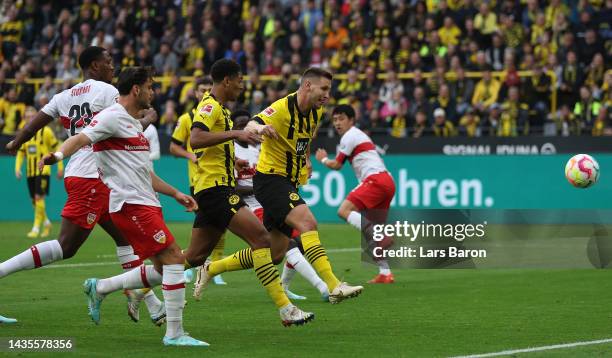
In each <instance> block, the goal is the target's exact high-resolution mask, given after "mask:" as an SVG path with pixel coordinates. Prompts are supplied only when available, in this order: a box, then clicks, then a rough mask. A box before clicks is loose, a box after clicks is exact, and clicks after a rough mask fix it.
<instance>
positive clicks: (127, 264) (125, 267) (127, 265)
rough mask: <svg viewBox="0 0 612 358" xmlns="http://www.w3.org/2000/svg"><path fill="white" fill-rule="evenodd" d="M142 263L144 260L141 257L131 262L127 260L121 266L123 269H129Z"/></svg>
mask: <svg viewBox="0 0 612 358" xmlns="http://www.w3.org/2000/svg"><path fill="white" fill-rule="evenodd" d="M140 265H142V261H141V260H140V259H138V260H134V261H130V262H126V263H124V264H121V267H123V269H124V270H125V269H129V268H134V267H138V266H140Z"/></svg>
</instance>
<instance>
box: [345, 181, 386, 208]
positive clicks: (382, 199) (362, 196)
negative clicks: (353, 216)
mask: <svg viewBox="0 0 612 358" xmlns="http://www.w3.org/2000/svg"><path fill="white" fill-rule="evenodd" d="M394 195H395V183H394V182H393V178H392V177H391V175H389V173H388V172H381V173H376V174H372V175H370V176H368V177H367V178H365V180H364V181H363V182H361V183H360V184H359V185H357V187H356V188H355V189H353V190H352V191H351V192H350V193H349V195H348V196H347V197H346V200H348V201H350V202H351V203H353V204H354V205H355V206H356V207H357V208H358V209H359V210H360V211H361V210H365V209H381V210H388V209H389V207H390V206H391V201H392V200H393V196H394Z"/></svg>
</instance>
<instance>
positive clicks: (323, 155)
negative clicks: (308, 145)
mask: <svg viewBox="0 0 612 358" xmlns="http://www.w3.org/2000/svg"><path fill="white" fill-rule="evenodd" d="M340 155H342V153H341V154H340ZM315 158H317V160H318V161H320V162H321V163H322V164H323V165H325V166H326V167H328V168H329V169H333V170H339V169H340V168H342V164H343V163H344V162H343V161H342V160H338V159H329V158H328V157H327V151H326V150H325V149H323V148H319V149H317V152H316V153H315Z"/></svg>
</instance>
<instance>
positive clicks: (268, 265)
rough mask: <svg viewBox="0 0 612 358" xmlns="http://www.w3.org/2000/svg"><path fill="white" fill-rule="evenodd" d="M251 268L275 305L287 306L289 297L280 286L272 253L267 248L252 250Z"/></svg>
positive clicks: (279, 306)
mask: <svg viewBox="0 0 612 358" xmlns="http://www.w3.org/2000/svg"><path fill="white" fill-rule="evenodd" d="M252 256H253V268H254V269H255V274H256V275H257V278H258V279H259V282H261V284H262V285H263V286H264V287H265V288H266V291H268V295H270V297H271V298H272V300H273V301H274V303H275V304H276V307H278V308H282V307H285V306H287V305H288V304H289V303H291V302H290V301H289V299H288V298H287V295H286V294H285V291H284V290H283V288H282V287H281V283H280V280H279V279H278V270H277V269H276V266H274V264H273V263H272V254H271V253H270V249H269V248H265V249H258V250H253V255H252Z"/></svg>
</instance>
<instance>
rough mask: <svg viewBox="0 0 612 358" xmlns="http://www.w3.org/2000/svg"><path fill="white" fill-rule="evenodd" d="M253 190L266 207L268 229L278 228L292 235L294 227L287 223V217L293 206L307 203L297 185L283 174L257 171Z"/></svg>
mask: <svg viewBox="0 0 612 358" xmlns="http://www.w3.org/2000/svg"><path fill="white" fill-rule="evenodd" d="M253 191H254V192H255V199H257V201H259V203H260V204H261V206H262V207H263V208H264V219H263V223H264V226H265V227H266V229H267V230H268V231H272V229H277V230H278V231H280V232H282V233H283V234H285V235H286V236H287V237H291V232H292V231H293V228H292V227H291V226H289V225H287V223H285V218H286V217H287V215H289V212H290V211H291V210H292V209H293V208H295V207H296V206H298V205H301V204H306V203H305V202H304V199H302V197H301V196H300V193H299V192H298V189H297V188H296V187H295V185H293V184H291V182H290V181H289V179H287V178H285V177H283V176H280V175H275V174H262V173H260V172H257V173H256V174H255V176H254V177H253Z"/></svg>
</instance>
